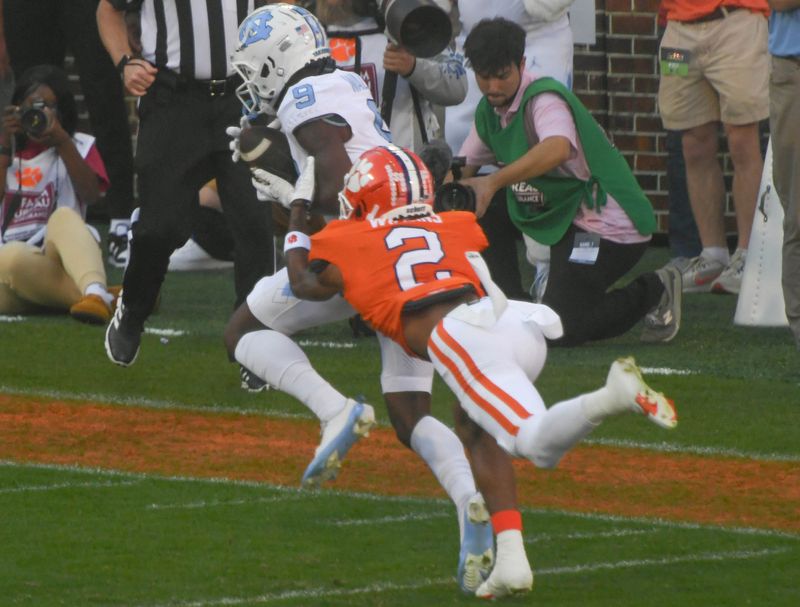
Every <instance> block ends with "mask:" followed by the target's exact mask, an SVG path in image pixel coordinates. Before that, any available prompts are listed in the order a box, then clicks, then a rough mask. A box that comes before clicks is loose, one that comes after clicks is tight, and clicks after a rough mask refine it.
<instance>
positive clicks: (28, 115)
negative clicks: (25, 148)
mask: <svg viewBox="0 0 800 607" xmlns="http://www.w3.org/2000/svg"><path fill="white" fill-rule="evenodd" d="M45 107H47V105H46V104H45V102H44V101H43V100H42V99H34V100H33V101H31V103H30V104H29V105H27V106H25V107H22V108H20V111H19V121H20V124H21V125H22V130H23V131H25V133H26V134H27V135H28V136H30V137H41V136H42V134H43V133H44V132H45V131H46V130H47V129H48V128H50V125H51V123H52V116H51V114H48V113H47V112H46V111H45Z"/></svg>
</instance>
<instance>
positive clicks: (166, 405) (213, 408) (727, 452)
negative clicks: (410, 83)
mask: <svg viewBox="0 0 800 607" xmlns="http://www.w3.org/2000/svg"><path fill="white" fill-rule="evenodd" d="M0 394H6V395H15V394H16V395H19V396H33V397H40V398H52V399H58V400H77V401H91V402H93V403H98V404H109V405H123V406H126V407H141V408H143V409H158V410H174V411H188V412H192V413H223V414H224V413H229V414H238V415H259V416H261V417H268V418H274V419H305V420H315V419H316V417H315V416H314V415H312V414H311V413H289V412H282V411H272V410H269V409H267V408H266V407H264V408H257V407H253V408H249V407H230V406H226V405H222V404H218V403H212V404H210V405H208V406H201V405H186V404H183V403H177V402H174V401H169V400H153V399H148V398H140V397H136V396H129V397H120V396H117V395H114V394H98V393H93V392H67V391H63V390H31V389H27V388H16V387H14V386H8V385H3V384H0ZM379 425H380V424H379ZM582 444H585V445H603V446H610V447H624V448H634V449H648V450H650V451H655V452H657V453H691V454H695V455H703V456H711V457H718V456H721V457H735V458H740V459H750V460H757V461H766V462H771V461H774V462H800V454H796V453H793V454H785V453H759V452H755V451H742V450H739V449H729V448H725V447H703V446H700V445H675V444H672V443H667V442H663V441H659V442H652V443H648V442H638V441H630V440H625V439H610V438H590V439H585V440H583V441H582Z"/></svg>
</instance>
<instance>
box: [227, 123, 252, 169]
mask: <svg viewBox="0 0 800 607" xmlns="http://www.w3.org/2000/svg"><path fill="white" fill-rule="evenodd" d="M249 126H250V120H249V119H248V118H247V116H242V119H241V120H240V121H239V126H229V127H228V128H226V129H225V134H226V135H227V136H228V137H230V138H231V140H230V141H229V142H228V148H229V149H230V151H231V159H232V160H233V161H234V162H239V160H241V158H242V150H241V149H239V137H240V136H241V134H242V129H246V128H248V127H249Z"/></svg>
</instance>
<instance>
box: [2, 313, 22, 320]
mask: <svg viewBox="0 0 800 607" xmlns="http://www.w3.org/2000/svg"><path fill="white" fill-rule="evenodd" d="M24 320H25V317H24V316H9V315H7V314H0V322H23V321H24Z"/></svg>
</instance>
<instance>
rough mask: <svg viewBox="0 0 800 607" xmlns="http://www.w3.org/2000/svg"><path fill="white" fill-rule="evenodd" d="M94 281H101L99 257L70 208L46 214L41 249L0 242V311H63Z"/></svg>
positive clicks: (89, 235)
mask: <svg viewBox="0 0 800 607" xmlns="http://www.w3.org/2000/svg"><path fill="white" fill-rule="evenodd" d="M93 282H99V283H100V284H102V285H103V286H105V284H106V271H105V268H104V267H103V256H102V253H101V251H100V246H99V245H98V244H97V241H96V240H95V239H94V236H92V233H91V232H90V231H89V228H88V226H87V225H86V223H84V221H83V219H82V218H81V216H80V215H78V213H76V212H75V211H74V210H72V209H69V208H60V209H56V211H55V212H54V213H53V214H52V215H51V216H50V219H49V220H48V222H47V235H46V237H45V244H44V249H40V248H39V247H34V246H31V245H28V244H25V243H24V242H8V243H6V244H4V245H2V246H0V314H23V313H29V312H36V311H41V310H44V309H56V310H64V311H68V310H69V308H70V306H72V305H73V304H74V303H76V302H77V301H78V300H79V299H80V298H81V297H82V295H83V292H84V290H85V289H86V287H87V286H89V285H90V284H91V283H93Z"/></svg>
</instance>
